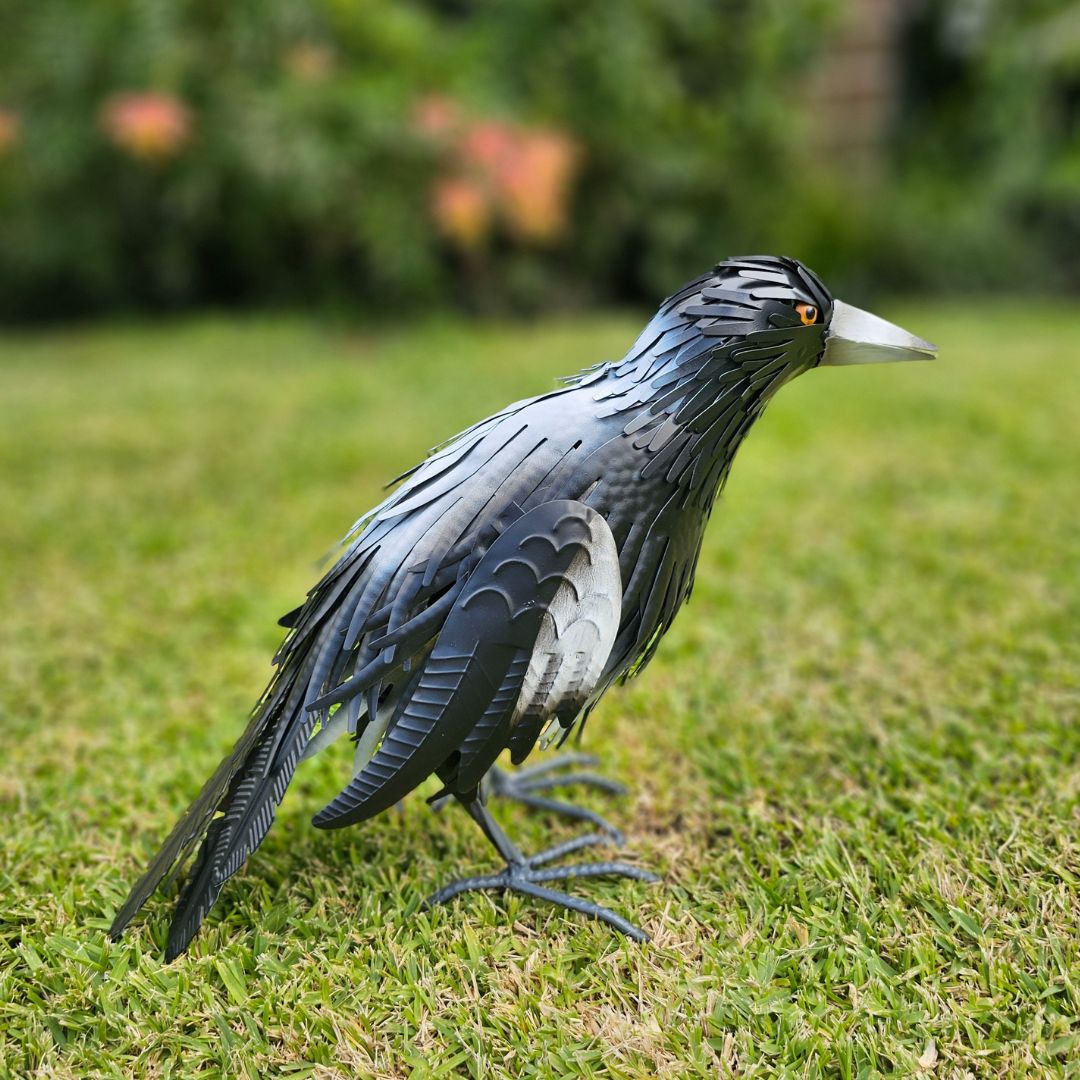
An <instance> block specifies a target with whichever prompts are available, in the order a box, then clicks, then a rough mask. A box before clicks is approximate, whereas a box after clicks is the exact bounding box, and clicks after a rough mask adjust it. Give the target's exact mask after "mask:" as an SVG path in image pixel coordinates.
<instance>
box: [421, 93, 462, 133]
mask: <svg viewBox="0 0 1080 1080" xmlns="http://www.w3.org/2000/svg"><path fill="white" fill-rule="evenodd" d="M413 124H414V126H415V127H416V130H417V131H418V132H420V134H421V135H426V136H427V137H428V138H429V139H442V138H445V137H446V136H447V135H449V134H450V133H451V132H453V131H454V130H455V129H456V128H457V127H458V126H459V125H460V124H461V109H460V108H459V107H458V103H457V102H456V101H454V99H453V98H448V97H444V96H443V95H441V94H429V95H428V96H427V97H425V98H421V99H420V100H419V101H418V102H417V103H416V105H415V106H414V107H413Z"/></svg>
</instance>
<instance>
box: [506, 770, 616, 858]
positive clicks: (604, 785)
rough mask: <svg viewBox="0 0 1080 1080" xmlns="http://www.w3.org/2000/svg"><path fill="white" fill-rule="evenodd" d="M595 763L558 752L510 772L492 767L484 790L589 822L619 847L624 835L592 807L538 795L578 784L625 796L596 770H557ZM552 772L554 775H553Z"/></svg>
mask: <svg viewBox="0 0 1080 1080" xmlns="http://www.w3.org/2000/svg"><path fill="white" fill-rule="evenodd" d="M596 762H597V759H596V758H595V757H593V756H592V755H591V754H579V753H567V754H558V755H556V756H555V757H553V758H551V759H549V760H548V761H542V762H540V763H539V764H537V765H529V766H527V767H526V768H524V769H518V770H517V771H516V772H513V773H509V772H506V771H505V770H503V769H500V768H499V767H498V766H493V767H492V768H491V770H490V771H489V772H488V774H487V776H486V777H485V786H486V789H487V791H486V793H487V794H488V795H493V796H495V797H496V798H500V799H511V800H513V801H514V802H518V803H521V804H522V806H528V807H529V808H530V809H533V810H542V811H545V812H547V813H551V814H559V815H561V816H562V817H568V818H572V819H573V820H574V821H587V822H588V823H589V824H590V825H592V826H594V827H595V828H597V829H601V830H602V831H604V832H605V833H607V834H608V836H609V837H611V839H612V840H614V841H615V843H616V845H618V846H619V847H622V846H623V844H625V843H626V838H625V837H624V836H623V834H622V833H621V832H620V831H619V830H618V829H617V828H615V826H614V825H612V824H611V822H609V821H607V820H606V819H605V818H603V817H601V816H600V815H599V814H598V813H596V811H595V810H589V809H587V808H586V807H583V806H575V805H574V804H573V803H568V802H563V801H562V800H561V799H552V798H548V797H547V796H545V795H541V794H540V792H546V791H550V790H551V789H552V788H557V787H564V786H569V785H572V784H581V785H584V786H586V787H593V788H598V789H600V790H601V791H604V792H607V793H608V794H611V795H625V794H626V791H627V789H626V787H624V786H623V785H622V784H620V783H618V782H617V781H615V780H609V779H607V777H604V776H599V775H597V774H596V773H592V772H580V771H579V772H559V770H561V769H573V768H574V767H581V766H591V765H595V764H596ZM553 773H554V774H556V775H552V774H553Z"/></svg>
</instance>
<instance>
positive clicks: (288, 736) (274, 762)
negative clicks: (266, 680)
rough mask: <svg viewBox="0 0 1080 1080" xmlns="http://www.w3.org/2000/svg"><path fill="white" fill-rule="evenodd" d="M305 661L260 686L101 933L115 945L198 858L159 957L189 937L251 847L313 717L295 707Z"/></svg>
mask: <svg viewBox="0 0 1080 1080" xmlns="http://www.w3.org/2000/svg"><path fill="white" fill-rule="evenodd" d="M312 662H313V658H312V657H311V655H310V653H309V654H308V656H307V657H305V658H304V660H303V661H301V662H300V663H295V664H292V665H289V667H290V668H291V670H283V671H280V672H279V673H278V677H277V678H275V680H274V682H273V683H272V684H271V686H270V687H269V688H268V690H267V693H266V695H265V696H264V699H263V701H262V702H261V705H260V707H259V708H258V709H257V710H256V712H255V714H254V715H253V716H252V718H251V721H250V722H249V724H248V726H247V728H246V729H245V731H244V733H243V734H242V735H241V736H240V739H239V740H238V741H237V744H236V746H235V747H234V748H233V750H232V753H230V754H229V756H228V757H226V758H225V760H224V761H222V763H221V764H220V765H219V766H218V768H217V771H216V772H215V773H214V775H213V776H211V777H210V779H209V780H208V781H207V782H206V784H205V785H204V787H203V789H202V791H201V792H200V793H199V795H198V797H197V798H196V799H195V801H194V802H193V803H192V804H191V806H190V807H189V808H188V810H187V811H186V812H185V813H184V815H183V816H182V817H181V818H180V820H179V821H178V822H177V824H176V826H175V828H174V829H173V831H172V832H171V833H170V834H169V837H168V839H167V840H166V841H165V843H164V845H163V846H162V848H161V850H160V851H159V852H158V853H157V855H155V856H154V858H153V860H152V861H151V863H150V865H149V866H148V867H147V869H146V872H145V873H144V874H143V876H142V877H141V878H140V879H139V881H138V882H137V883H136V884H135V886H134V887H133V888H132V890H131V894H130V895H129V896H128V898H127V900H126V901H125V902H124V905H123V907H121V909H120V911H119V912H118V913H117V915H116V918H115V919H114V920H113V924H112V926H111V927H110V929H109V936H110V937H111V938H113V940H116V939H117V938H118V937H119V936H120V935H121V934H122V933H123V931H124V929H125V928H126V927H127V925H128V924H129V923H130V922H131V920H132V919H133V918H134V917H135V915H136V914H137V913H138V912H139V910H140V908H142V906H143V905H144V904H145V903H146V901H147V900H149V898H150V897H151V896H152V895H153V894H154V892H155V891H156V890H157V889H158V887H159V886H160V885H161V884H162V883H163V882H165V881H166V879H171V878H172V877H173V876H176V875H177V874H179V873H181V872H182V871H183V868H184V865H185V864H186V863H187V862H188V860H189V859H190V857H191V854H192V852H193V851H194V849H195V847H196V845H197V844H199V842H200V841H202V844H201V847H200V848H199V853H198V857H197V858H196V859H195V862H194V864H193V865H192V867H191V870H190V872H189V874H188V877H187V881H186V883H185V885H184V888H183V890H182V891H181V894H180V897H179V900H178V901H177V905H176V911H175V914H174V916H173V921H172V925H171V926H170V929H169V942H168V947H167V950H166V957H167V959H170V960H171V959H173V958H174V957H175V956H178V955H179V954H180V953H182V952H183V951H184V950H185V949H186V948H187V946H188V945H189V944H190V942H191V939H192V938H193V937H194V936H195V934H196V932H197V931H198V929H199V927H200V925H201V924H202V921H203V919H204V918H205V917H206V914H207V912H209V910H210V908H211V907H212V905H213V903H214V901H215V900H216V899H217V897H218V894H219V893H220V892H221V889H222V887H223V886H224V884H225V882H226V881H228V880H229V878H230V877H232V876H233V874H235V873H236V872H237V871H238V870H239V869H240V868H241V867H242V866H243V864H244V862H245V860H246V859H247V857H248V856H249V855H250V854H251V853H252V852H253V851H254V850H255V849H256V848H257V847H258V846H259V844H260V843H261V842H262V840H263V838H264V837H265V836H266V833H267V832H268V831H269V829H270V826H271V825H272V824H273V821H274V815H275V811H276V809H277V806H278V804H279V803H280V802H281V799H282V798H283V796H284V794H285V789H286V788H287V787H288V786H289V782H290V781H291V780H292V776H293V773H294V772H295V770H296V766H297V764H298V762H299V760H300V756H301V754H302V752H303V748H304V744H305V743H306V741H307V737H308V735H310V733H311V729H312V726H313V724H314V722H315V717H316V715H317V714H315V713H308V712H307V710H306V709H303V708H302V704H303V700H304V696H305V693H306V692H307V689H308V680H309V678H310V675H311V668H312Z"/></svg>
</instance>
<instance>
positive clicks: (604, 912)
mask: <svg viewBox="0 0 1080 1080" xmlns="http://www.w3.org/2000/svg"><path fill="white" fill-rule="evenodd" d="M463 805H464V806H465V809H466V810H468V811H469V814H470V815H471V816H472V818H473V820H474V821H475V822H476V823H477V824H478V825H479V826H480V828H481V829H483V831H484V835H485V836H486V837H487V838H488V839H489V840H490V841H491V843H492V844H493V845H494V846H495V849H496V850H497V851H498V852H499V854H500V855H501V856H502V857H503V858H504V859H505V860H506V868H505V869H504V870H502V871H501V872H499V873H497V874H488V875H484V876H481V877H471V878H462V879H461V880H460V881H454V882H452V883H451V884H449V885H447V886H446V887H445V888H442V889H440V890H439V891H438V892H436V893H433V894H432V895H431V896H429V897H428V898H427V900H426V901H425V902H424V906H425V907H432V906H434V905H435V904H443V903H445V902H446V901H447V900H450V899H451V898H452V897H455V896H458V895H459V894H461V893H464V892H471V891H474V890H477V889H497V890H499V891H501V892H516V893H521V894H523V895H525V896H533V897H536V898H537V899H538V900H547V901H548V902H549V903H552V904H557V905H559V906H560V907H564V908H568V909H570V910H571V911H579V912H581V914H583V915H588V916H589V917H590V918H593V919H599V920H601V922H606V923H607V924H608V925H609V926H612V927H614V928H615V929H616V930H618V931H619V932H620V933H622V934H625V935H626V936H627V937H628V938H632V939H633V940H634V941H648V940H649V935H648V934H646V933H645V931H644V930H642V929H641V928H640V927H637V926H635V925H634V924H633V923H632V922H629V921H628V920H626V919H624V918H623V917H622V916H621V915H618V914H616V913H615V912H614V911H612V910H611V909H610V908H606V907H601V906H600V905H599V904H593V903H591V902H590V901H588V900H582V899H581V898H580V897H577V896H571V895H570V894H569V893H564V892H558V891H557V890H555V889H547V888H544V886H543V884H542V883H544V882H549V881H567V880H569V879H570V878H579V877H611V876H616V877H628V878H633V879H634V880H635V881H648V882H653V881H659V880H660V879H659V878H658V877H657V876H656V875H655V874H652V873H650V872H649V871H648V870H642V869H640V868H639V867H637V866H630V865H628V864H627V863H621V862H595V863H576V864H573V865H570V866H548V865H547V864H548V863H551V862H554V861H555V860H556V859H561V858H562V857H563V856H564V855H569V854H571V853H572V852H575V851H580V850H581V849H582V848H584V847H592V846H593V845H595V844H603V843H606V842H607V841H608V837H606V836H602V835H600V834H598V833H590V834H589V835H587V836H578V837H575V838H574V839H573V840H567V841H565V842H564V843H562V844H556V845H555V846H554V847H552V848H548V849H547V850H546V851H541V852H539V853H538V854H536V855H531V856H525V855H522V853H521V852H520V851H519V850H518V848H517V846H516V845H515V844H514V842H513V841H512V840H511V839H510V837H508V836H507V835H506V833H505V832H503V830H502V829H501V828H500V827H499V824H498V822H497V821H496V820H495V819H494V818H493V817H492V816H491V813H490V812H489V810H488V809H487V807H486V806H485V805H484V803H483V801H482V800H481V799H479V798H476V799H472V800H470V801H467V802H463Z"/></svg>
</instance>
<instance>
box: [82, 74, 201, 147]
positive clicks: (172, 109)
mask: <svg viewBox="0 0 1080 1080" xmlns="http://www.w3.org/2000/svg"><path fill="white" fill-rule="evenodd" d="M101 124H102V127H103V128H104V130H105V133H106V135H108V137H109V138H110V139H111V140H112V142H113V143H114V144H115V145H116V146H118V147H119V148H120V149H121V150H124V151H126V152H127V153H128V154H130V155H131V156H132V157H135V158H139V159H141V160H143V161H163V160H165V159H167V158H170V157H173V156H174V155H175V154H176V153H177V152H178V151H179V150H180V148H181V147H182V146H183V145H184V144H185V143H186V142H187V140H188V137H189V136H190V133H191V114H190V113H189V111H188V109H187V107H186V106H185V105H184V104H183V103H182V102H181V101H180V100H179V99H177V98H175V97H172V96H171V95H169V94H159V93H154V92H152V91H147V92H145V93H129V94H118V95H116V96H115V97H113V98H111V99H110V100H109V101H108V102H107V103H106V104H105V107H104V109H103V110H102V114H101Z"/></svg>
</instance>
